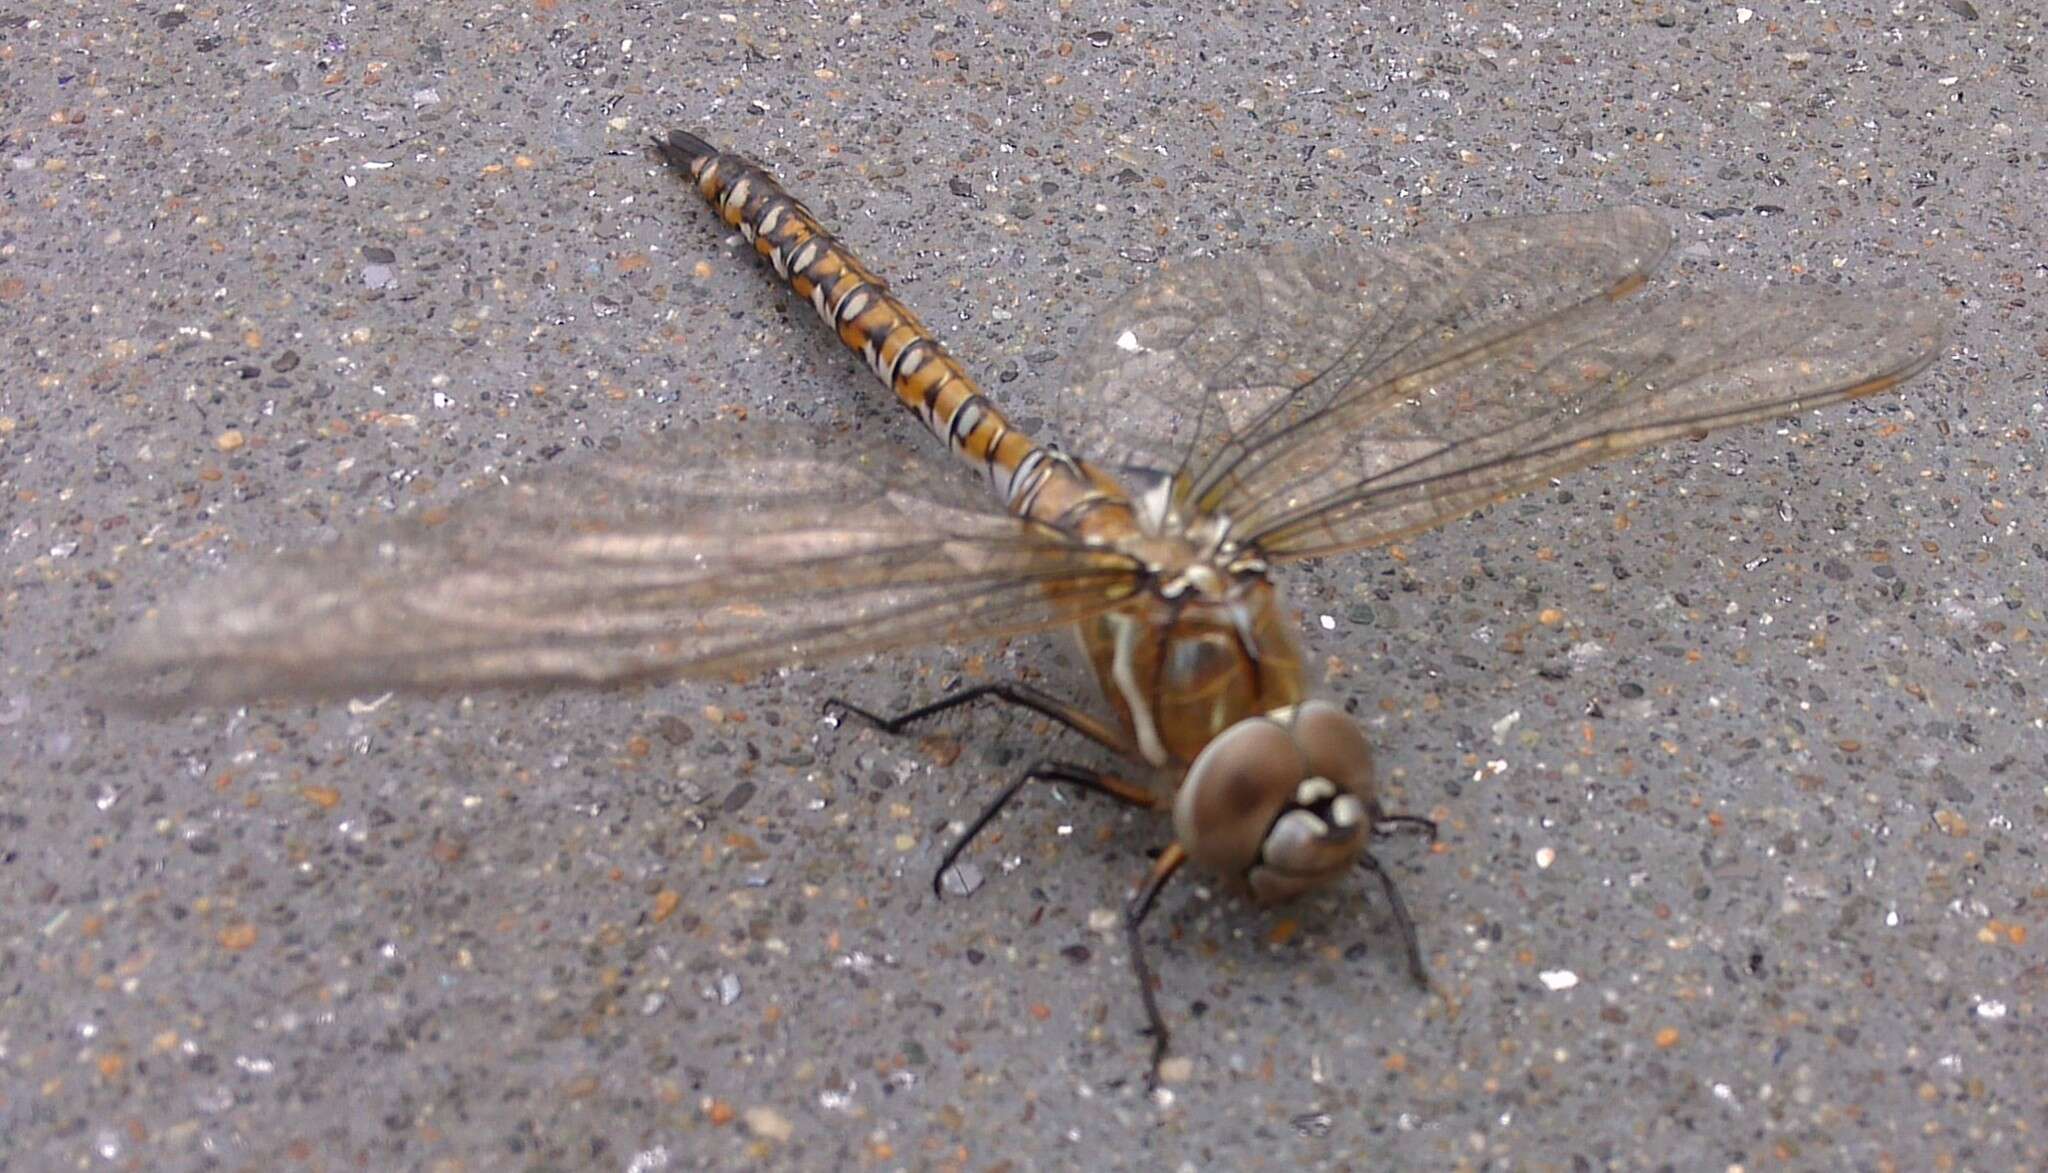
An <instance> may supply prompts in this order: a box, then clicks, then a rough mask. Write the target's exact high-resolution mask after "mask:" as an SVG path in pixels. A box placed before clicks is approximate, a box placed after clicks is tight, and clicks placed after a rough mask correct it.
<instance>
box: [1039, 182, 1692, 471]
mask: <svg viewBox="0 0 2048 1173" xmlns="http://www.w3.org/2000/svg"><path fill="white" fill-rule="evenodd" d="M1671 241H1672V233H1671V230H1670V229H1669V228H1667V227H1666V226H1665V225H1664V224H1663V223H1662V222H1660V221H1659V220H1658V219H1657V218H1656V217H1655V216H1654V215H1653V214H1651V213H1650V212H1648V211H1645V210H1643V209H1639V208H1622V209H1618V210H1613V211H1601V212H1591V213H1586V214H1583V215H1567V216H1531V217H1509V218H1501V219H1494V220H1480V221H1475V222H1473V223H1470V224H1466V225H1463V226H1460V227H1459V228H1457V229H1454V230H1452V231H1450V232H1448V233H1446V234H1444V235H1441V236H1436V237H1427V238H1423V239H1419V240H1413V241H1405V242H1402V243H1400V244H1397V245H1393V246H1390V247H1385V248H1378V249H1361V248H1338V247H1326V248H1309V247H1304V246H1297V245H1283V246H1280V247H1277V248H1274V249H1270V250H1267V251H1263V252H1255V253H1242V254H1232V255H1229V256H1224V257H1216V258H1208V259H1203V260H1197V261H1192V262H1187V263H1184V264H1180V265H1163V266H1161V267H1160V269H1159V271H1158V273H1157V274H1156V275H1155V276H1154V278H1153V279H1152V280H1151V281H1148V282H1147V283H1146V284H1144V285H1142V286H1139V287H1138V288H1136V289H1134V290H1132V291H1131V292H1130V293H1129V294H1128V295H1126V296H1125V297H1124V298H1123V299H1122V300H1120V301H1117V302H1114V303H1112V304H1110V305H1109V306H1107V307H1106V308H1105V309H1103V310H1102V311H1101V313H1100V314H1099V316H1098V317H1097V318H1096V319H1095V321H1094V322H1093V323H1092V325H1091V326H1090V328H1089V329H1088V330H1087V331H1086V332H1085V333H1084V334H1083V336H1082V338H1081V340H1080V342H1079V344H1078V345H1077V346H1075V347H1074V349H1073V350H1072V352H1071V354H1070V356H1069V359H1068V365H1067V370H1066V379H1065V386H1063V387H1062V388H1061V391H1060V393H1059V396H1058V401H1057V403H1058V412H1057V414H1058V418H1059V423H1060V424H1061V425H1062V428H1061V430H1062V433H1063V438H1064V439H1066V440H1067V441H1068V442H1069V446H1070V447H1072V448H1073V449H1074V450H1075V451H1076V452H1079V453H1081V454H1083V455H1086V456H1087V457H1089V458H1090V459H1092V460H1095V461H1097V462H1098V463H1101V464H1104V465H1106V466H1108V467H1111V468H1112V469H1117V470H1123V469H1142V470H1147V471H1150V472H1154V473H1165V474H1177V475H1180V476H1181V477H1182V478H1183V479H1185V478H1186V477H1187V476H1188V474H1189V473H1190V471H1191V470H1193V469H1196V468H1200V467H1204V466H1206V465H1208V464H1210V463H1211V462H1213V461H1214V460H1215V458H1216V457H1217V455H1218V453H1219V450H1221V449H1225V448H1229V447H1233V446H1236V445H1240V444H1248V443H1253V442H1255V441H1256V440H1257V439H1258V438H1260V437H1262V436H1272V435H1276V434H1279V433H1282V432H1284V431H1286V430H1287V429H1288V428H1290V427H1292V426H1294V425H1296V424H1298V423H1300V422H1301V421H1303V420H1306V419H1310V418H1314V417H1316V416H1319V415H1323V414H1326V413H1327V412H1328V411H1329V409H1330V408H1331V407H1332V406H1333V405H1335V404H1336V403H1337V402H1339V401H1340V400H1343V399H1344V398H1345V397H1346V396H1347V395H1351V394H1354V393H1355V392H1356V391H1357V390H1358V386H1357V383H1358V379H1359V376H1360V375H1362V374H1364V373H1366V372H1375V371H1386V372H1392V371H1399V370H1415V369H1419V368H1421V367H1422V366H1425V365H1427V364H1429V363H1430V362H1432V361H1435V360H1438V359H1440V358H1442V357H1443V356H1444V355H1445V351H1446V345H1447V343H1449V342H1450V341H1451V340H1452V339H1456V340H1458V344H1459V345H1460V346H1462V347H1478V346H1483V345H1485V344H1486V342H1487V341H1488V340H1489V339H1492V338H1496V337H1499V336H1501V335H1503V334H1508V333H1512V332H1514V331H1516V330H1518V329H1522V328H1526V327H1528V326H1530V325H1532V324H1535V323H1540V322H1541V321H1543V320H1545V319H1547V318H1549V317H1551V316H1554V315H1556V314H1559V313H1563V312H1567V311H1569V310H1570V309H1572V308H1573V307H1575V306H1579V305H1582V304H1585V303H1587V302H1590V301H1599V300H1608V299H1611V298H1614V297H1618V296H1621V295H1622V294H1625V293H1627V292H1629V291H1631V290H1633V289H1635V288H1637V287H1639V286H1640V285H1641V284H1642V282H1643V280H1644V279H1645V277H1647V275H1648V274H1649V273H1650V272H1651V271H1652V270H1653V269H1655V268H1656V267H1657V265H1658V264H1659V263H1660V262H1661V261H1662V260H1663V258H1664V255H1665V253H1666V252H1668V251H1669V250H1670V247H1671ZM1319 376H1321V377H1319ZM1212 504H1213V502H1212Z"/></svg>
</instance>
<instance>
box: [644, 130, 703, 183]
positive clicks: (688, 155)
mask: <svg viewBox="0 0 2048 1173" xmlns="http://www.w3.org/2000/svg"><path fill="white" fill-rule="evenodd" d="M654 149H655V150H657V151H659V152H661V158H662V161H663V162H665V163H667V164H668V165H669V166H671V167H673V168H675V169H676V170H678V171H681V172H683V173H684V174H686V175H687V174H689V171H690V168H691V166H692V165H694V164H695V163H696V162H697V160H699V159H708V158H710V157H711V156H713V155H716V154H717V153H718V148H717V147H714V146H712V145H711V144H710V143H707V142H705V141H704V140H703V139H701V138H698V137H697V136H696V135H694V134H691V133H690V132H689V131H687V130H671V131H669V132H668V137H667V138H666V139H660V138H657V139H655V140H654Z"/></svg>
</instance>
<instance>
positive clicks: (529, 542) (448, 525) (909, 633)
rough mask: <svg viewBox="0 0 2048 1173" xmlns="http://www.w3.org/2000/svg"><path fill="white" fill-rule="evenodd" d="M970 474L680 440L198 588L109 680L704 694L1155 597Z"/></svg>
mask: <svg viewBox="0 0 2048 1173" xmlns="http://www.w3.org/2000/svg"><path fill="white" fill-rule="evenodd" d="M970 479H971V478H968V477H966V475H965V474H964V473H962V472H960V471H959V470H957V469H954V468H952V467H951V466H946V467H944V468H943V469H940V468H934V467H932V466H931V464H930V462H929V461H927V460H926V459H924V458H923V457H921V456H918V455H915V454H913V453H911V452H909V451H907V450H903V449H897V448H893V447H890V448H883V447H879V446H875V445H873V444H872V442H870V441H868V440H866V439H865V438H856V437H853V436H850V435H835V434H831V433H827V432H822V431H814V430H811V429H806V428H796V427H781V426H773V425H769V426H758V425H751V424H750V425H747V426H745V427H731V426H718V427H706V428H696V429H692V430H690V431H688V432H687V433H686V432H683V431H681V430H680V429H677V430H671V431H669V432H664V433H661V434H659V435H657V436H653V437H648V438H646V439H645V440H643V441H640V442H639V443H637V444H629V445H627V446H626V447H625V448H624V449H622V450H621V451H619V452H616V453H607V454H604V455H603V456H601V457H598V458H597V459H590V460H580V461H577V462H576V463H575V464H574V465H573V466H571V467H566V468H560V469H549V470H547V471H545V472H542V473H540V474H539V475H537V476H534V477H532V478H531V479H529V480H526V481H524V482H522V483H517V484H514V485H511V486H498V487H492V488H490V489H486V490H482V491H479V492H475V493H472V494H471V495H469V496H467V497H464V498H462V499H460V500H459V501H458V503H457V504H456V505H455V506H454V507H452V508H451V509H448V510H445V511H429V512H425V513H422V514H418V515H414V516H412V517H410V518H407V519H405V520H402V521H398V522H393V523H389V524H386V525H383V526H379V527H373V528H372V529H370V530H369V531H367V532H363V533H360V534H357V535H354V536H350V537H345V538H343V539H342V540H341V541H339V542H337V543H336V544H334V545H331V546H328V547H325V548H322V549H317V550H313V551H309V552H306V553H301V554H296V555H290V556H286V557H281V558H276V559H272V560H270V561H259V562H256V563H254V564H251V565H247V566H244V567H241V568H239V569H237V570H235V571H232V572H230V573H227V574H224V575H222V576H220V577H218V578H216V579H215V580H213V581H211V582H208V583H204V584H201V585H200V586H199V587H198V588H197V589H193V590H191V591H189V592H188V593H186V594H184V595H183V596H181V597H179V598H177V599H175V600H174V601H173V602H171V603H170V604H169V605H167V606H165V607H163V608H161V609H159V610H156V611H154V612H152V613H151V614H150V615H148V616H147V617H146V618H145V619H144V621H143V622H142V623H141V624H140V625H138V627H137V628H136V629H135V630H133V631H132V632H131V633H130V634H129V636H128V638H127V639H126V640H125V642H123V643H122V644H120V645H119V646H118V647H117V648H116V650H115V652H114V654H113V665H112V670H111V671H110V672H109V673H107V677H106V678H107V680H108V681H109V682H110V684H111V687H112V690H113V691H114V693H115V694H116V695H115V697H114V699H116V700H121V701H126V702H128V703H130V704H132V705H139V706H142V707H152V708H161V707H171V706H179V705H185V704H193V703H219V702H228V701H237V700H243V699H252V698H260V697H316V696H335V695H353V694H362V693H366V692H375V691H381V690H384V689H405V690H445V689H452V688H473V687H480V686H505V685H519V686H523V685H563V684H569V685H605V684H616V683H621V682H626V681H633V680H641V679H647V678H659V677H674V676H685V675H691V676H704V675H711V674H724V673H728V672H735V671H746V670H752V669H759V668H763V667H769V666H774V665H780V664H787V663H792V662H797V661H815V660H819V659H824V658H829V657H833V656H841V655H848V654H852V653H856V652H861V651H869V650H875V649H881V648H890V647H900V646H904V645H911V644H928V643H939V642H954V641H966V640H975V639H987V638H993V637H998V636H1002V635H1006V634H1016V633H1019V632H1024V631H1030V630H1034V629H1038V628H1044V627H1048V626H1052V625H1055V624H1059V623H1063V622H1067V621H1070V620H1073V619H1075V618H1078V617H1081V616H1085V615H1088V614H1092V613H1095V612H1098V611H1101V610H1104V609H1106V608H1108V607H1110V606H1112V605H1113V604H1114V603H1115V602H1116V601H1117V600H1119V599H1121V598H1123V597H1125V596H1126V595H1128V594H1129V593H1130V592H1131V591H1133V590H1135V589H1137V588H1138V586H1139V585H1140V584H1141V583H1142V568H1141V567H1139V566H1137V565H1136V564H1135V563H1134V562H1133V561H1132V560H1131V559H1129V558H1127V557H1125V556H1123V555H1119V554H1115V553H1112V552H1108V551H1104V550H1100V549H1092V548H1088V547H1085V546H1081V545H1079V544H1077V543H1075V542H1073V541H1071V540H1070V539H1068V538H1066V537H1065V536H1063V535H1061V534H1060V533H1058V532H1057V531H1054V530H1051V529H1048V528H1046V527H1043V526H1039V525H1035V524H1032V523H1028V522H1025V521H1022V520H1019V519H1017V518H1014V517H1012V516H1010V515H1008V514H1005V513H1002V512H1000V511H998V510H997V507H996V506H995V505H994V504H993V503H992V502H989V501H988V500H987V498H986V497H985V496H984V493H985V490H982V491H979V492H973V493H971V495H970V493H969V492H967V490H969V489H979V488H980V486H979V485H978V484H976V485H965V484H963V483H962V482H963V481H966V480H970Z"/></svg>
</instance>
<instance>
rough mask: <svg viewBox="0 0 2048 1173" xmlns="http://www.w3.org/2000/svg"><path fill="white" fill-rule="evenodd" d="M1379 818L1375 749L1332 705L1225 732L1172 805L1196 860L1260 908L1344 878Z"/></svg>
mask: <svg viewBox="0 0 2048 1173" xmlns="http://www.w3.org/2000/svg"><path fill="white" fill-rule="evenodd" d="M1380 818H1381V811H1380V804H1379V797H1378V792H1377V791H1375V790H1374V789H1373V783H1372V750H1371V748H1370V747H1369V746H1367V745H1366V741H1365V735H1364V734H1363V733H1361V732H1360V731H1359V729H1358V726H1357V725H1356V724H1354V723H1353V722H1352V720H1351V718H1349V717H1347V716H1345V715H1344V711H1343V710H1342V709H1339V708H1338V707H1337V706H1336V705H1333V704H1331V703H1330V702H1328V701H1307V702H1304V703H1302V704H1299V705H1293V706H1289V707H1288V708H1285V709H1279V710H1276V711H1274V712H1272V713H1268V714H1265V715H1263V716H1258V717H1247V718H1246V719H1244V720H1242V721H1239V722H1238V723H1237V724H1235V725H1232V726H1231V727H1229V728H1228V729H1225V730H1224V731H1223V732H1222V733H1220V734H1218V735H1217V736H1216V737H1215V738H1214V739H1213V740H1211V741H1210V742H1209V744H1208V745H1207V746H1204V747H1203V749H1202V752H1201V753H1200V754H1198V755H1197V756H1196V757H1195V761H1194V764H1193V765H1191V766H1189V767H1188V773H1187V777H1186V778H1185V779H1183V780H1182V782H1181V785H1180V792H1179V793H1178V794H1177V795H1176V796H1175V798H1174V804H1173V828H1174V833H1175V834H1176V835H1177V836H1178V837H1179V839H1180V842H1181V845H1182V846H1183V847H1185V848H1186V849H1187V852H1188V854H1189V855H1190V856H1191V857H1193V858H1194V859H1195V860H1196V862H1198V863H1202V864H1206V865H1207V866H1208V867H1209V869H1210V870H1211V871H1213V872H1215V873H1217V874H1218V875H1219V876H1221V877H1223V878H1224V879H1225V880H1226V881H1228V882H1229V883H1231V884H1232V885H1233V886H1234V887H1236V888H1237V889H1238V890H1240V891H1242V892H1244V893H1245V894H1247V895H1249V896H1250V897H1251V898H1252V899H1254V900H1256V901H1258V902H1259V903H1262V904H1269V903H1277V902H1279V901H1282V900H1286V899H1289V898H1290V897H1293V896H1297V895H1299V894H1301V893H1303V892H1307V891H1309V890H1311V889H1313V888H1319V887H1321V886H1323V885H1324V884H1327V883H1329V882H1330V881H1332V880H1334V879H1336V878H1337V877H1338V876H1340V875H1343V874H1344V873H1345V872H1346V871H1347V870H1348V869H1349V868H1350V867H1351V866H1352V864H1353V863H1354V862H1356V861H1357V860H1358V858H1359V856H1360V855H1362V854H1364V852H1365V849H1366V845H1367V844H1368V842H1369V841H1370V840H1371V838H1372V834H1373V827H1374V825H1375V824H1376V823H1378V821H1379V820H1380Z"/></svg>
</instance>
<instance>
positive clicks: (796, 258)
mask: <svg viewBox="0 0 2048 1173" xmlns="http://www.w3.org/2000/svg"><path fill="white" fill-rule="evenodd" d="M654 145H655V147H656V149H658V150H659V151H660V152H661V156H662V158H663V159H664V160H666V161H667V163H668V165H669V166H671V167H673V168H675V170H676V171H678V172H680V173H681V174H682V175H684V176H685V177H687V178H688V179H689V180H690V182H691V183H692V184H694V185H695V186H696V188H697V192H698V194H699V195H702V196H703V197H704V200H705V202H706V203H708V204H710V205H711V208H712V210H713V211H715V212H717V213H718V214H719V216H720V217H721V218H723V219H724V220H725V222H726V223H727V224H730V225H731V226H733V227H734V228H737V229H739V230H740V232H741V233H743V234H744V235H745V236H746V237H747V239H748V240H750V241H752V242H753V245H754V250H755V251H756V252H758V253H760V254H761V255H762V256H763V257H765V258H767V260H768V263H769V264H771V265H773V266H775V272H776V273H777V274H779V275H780V276H781V277H782V279H783V280H785V281H787V282H789V284H790V286H791V287H792V288H794V289H795V290H796V291H797V293H798V294H800V295H802V296H803V297H804V298H805V299H807V300H808V301H809V302H810V303H811V306H812V308H814V309H816V310H817V311H818V316H819V317H820V318H823V319H824V321H825V324H826V325H827V326H829V327H831V328H832V330H833V332H834V333H836V334H838V335H839V341H840V342H842V343H844V344H845V345H846V347H847V349H849V350H852V351H853V352H854V353H856V354H858V355H860V356H861V357H862V358H863V359H865V360H866V361H867V364H868V367H869V368H870V369H872V370H873V371H874V372H875V375H876V377H877V378H879V379H881V380H882V382H884V383H886V384H887V385H888V386H889V389H890V390H892V391H894V392H895V393H896V398H897V400H898V401H899V402H901V403H902V404H903V406H904V407H906V408H908V409H909V410H910V411H911V412H913V413H914V414H916V416H917V417H918V419H920V420H921V421H923V423H924V426H925V427H926V428H928V429H930V430H931V433H932V434H933V435H935V436H937V437H938V438H939V439H941V440H944V441H945V442H946V445H947V447H949V448H951V449H952V450H953V451H954V452H955V453H956V454H958V455H959V456H960V457H961V459H963V460H966V461H968V462H970V463H972V464H973V465H975V466H976V467H977V468H979V469H981V470H982V471H983V472H984V473H986V474H987V476H988V478H989V483H990V484H991V485H993V486H994V487H995V490H996V492H997V493H998V494H1000V495H1001V496H1002V498H1003V501H1004V502H1005V504H1007V505H1008V506H1009V507H1010V508H1011V509H1012V510H1014V511H1015V512H1018V513H1028V512H1030V511H1031V506H1032V500H1033V498H1034V497H1035V496H1036V495H1037V494H1038V492H1039V491H1040V490H1041V489H1042V488H1043V487H1044V483H1045V480H1046V478H1047V477H1048V475H1050V473H1051V470H1052V468H1053V467H1055V466H1057V465H1059V464H1060V463H1061V462H1062V459H1063V458H1062V457H1060V456H1059V454H1058V453H1056V452H1054V451H1051V450H1048V449H1045V448H1043V447H1040V446H1039V445H1038V444H1037V443H1036V442H1035V441H1033V440H1032V439H1031V437H1029V436H1028V435H1026V434H1025V433H1023V432H1021V431H1019V430H1018V429H1017V428H1016V427H1015V426H1014V425H1012V424H1011V423H1010V421H1009V420H1008V419H1006V418H1004V416H1003V414H1002V413H1001V412H999V411H997V410H996V408H995V406H994V405H993V404H991V403H990V402H989V401H988V400H987V399H986V398H985V397H984V396H983V395H982V393H981V389H980V388H979V387H977V386H975V383H974V380H973V379H972V378H970V377H969V376H968V374H967V372H966V371H965V370H964V369H962V368H961V366H960V364H959V363H958V362H956V361H954V359H953V356H952V355H950V354H947V353H946V349H945V347H943V346H941V345H940V344H939V341H938V339H936V338H933V337H932V335H931V331H929V330H927V329H925V326H924V323H923V322H920V321H918V319H917V315H916V314H914V313H912V312H910V309H909V307H907V306H905V305H904V304H903V303H902V302H900V301H897V300H896V299H895V298H894V297H893V296H891V295H890V293H889V287H888V285H887V283H886V282H884V281H883V280H882V279H881V278H880V277H877V276H875V274H873V273H872V272H870V271H869V270H868V268H867V266H865V265H863V264H861V263H860V261H859V259H858V258H856V257H855V256H854V255H853V254H852V253H851V252H850V251H848V250H847V248H846V246H845V245H842V244H840V243H839V241H837V240H836V239H834V238H833V236H832V234H831V233H830V232H827V231H826V230H825V228H824V226H823V225H821V224H819V223H818V221H817V218H816V217H814V216H812V215H811V213H810V210H809V209H808V208H805V207H804V206H803V204H802V203H800V202H799V201H798V200H797V199H796V197H794V196H792V195H790V194H789V193H788V192H786V191H784V190H783V189H782V185H781V184H779V183H777V182H776V181H775V179H774V177H773V176H771V175H769V174H768V173H767V172H766V171H763V170H762V169H761V168H759V167H756V166H754V165H753V164H752V163H749V162H747V161H746V160H745V159H743V158H741V157H740V156H738V155H732V154H726V153H723V152H721V151H719V150H718V149H717V148H715V147H713V146H711V145H710V144H709V143H706V142H705V141H704V140H703V139H700V138H698V137H697V136H695V135H692V134H686V133H684V132H683V131H679V130H677V131H670V132H669V135H668V138H667V139H666V140H662V139H656V140H655V143H654Z"/></svg>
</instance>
